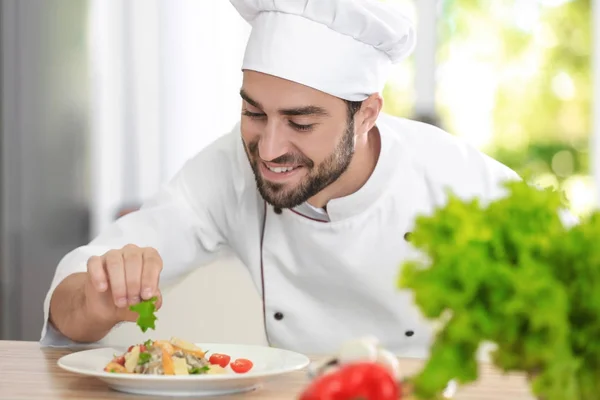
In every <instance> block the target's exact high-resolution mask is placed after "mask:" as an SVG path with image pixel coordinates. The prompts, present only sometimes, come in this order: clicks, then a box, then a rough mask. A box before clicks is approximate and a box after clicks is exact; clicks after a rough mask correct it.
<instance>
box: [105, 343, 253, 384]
mask: <svg viewBox="0 0 600 400" xmlns="http://www.w3.org/2000/svg"><path fill="white" fill-rule="evenodd" d="M231 361H232V360H231V357H230V356H229V355H227V354H220V353H214V354H211V355H210V356H209V355H208V354H207V351H205V350H203V349H201V348H200V347H198V346H196V345H195V344H193V343H190V342H187V341H185V340H182V339H178V338H171V339H170V340H168V341H167V340H154V341H153V340H148V341H146V342H144V343H142V344H137V345H133V346H130V347H129V349H127V351H126V352H125V353H123V354H116V355H115V356H114V358H113V359H112V360H111V361H110V362H109V363H108V364H107V365H106V367H104V371H106V372H112V373H125V374H149V375H200V374H226V373H231V372H233V373H238V374H242V373H246V372H248V371H250V370H251V369H252V367H253V364H252V361H250V360H248V359H242V358H239V359H236V360H233V362H231ZM228 367H229V368H228Z"/></svg>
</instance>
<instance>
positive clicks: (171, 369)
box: [161, 349, 175, 375]
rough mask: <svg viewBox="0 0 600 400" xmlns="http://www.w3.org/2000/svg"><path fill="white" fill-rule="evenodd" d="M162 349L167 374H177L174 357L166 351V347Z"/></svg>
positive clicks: (164, 369)
mask: <svg viewBox="0 0 600 400" xmlns="http://www.w3.org/2000/svg"><path fill="white" fill-rule="evenodd" d="M161 350H162V367H163V371H164V374H165V375H175V365H174V364H173V358H171V356H170V355H169V353H167V352H166V350H165V349H161Z"/></svg>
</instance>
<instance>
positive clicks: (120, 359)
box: [115, 356, 125, 365]
mask: <svg viewBox="0 0 600 400" xmlns="http://www.w3.org/2000/svg"><path fill="white" fill-rule="evenodd" d="M115 362H116V363H117V364H121V365H125V357H123V356H121V357H117V359H116V360H115Z"/></svg>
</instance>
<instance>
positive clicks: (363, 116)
mask: <svg viewBox="0 0 600 400" xmlns="http://www.w3.org/2000/svg"><path fill="white" fill-rule="evenodd" d="M382 107H383V98H382V97H381V95H380V94H379V93H373V94H372V95H370V96H369V97H367V98H366V99H365V100H363V102H362V105H361V107H360V110H359V112H358V113H357V117H358V118H356V121H355V123H356V127H357V130H356V131H357V132H358V133H361V132H369V131H370V130H371V129H372V128H373V126H375V123H376V122H377V118H378V117H379V113H380V112H381V108H382Z"/></svg>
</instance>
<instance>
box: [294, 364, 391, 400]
mask: <svg viewBox="0 0 600 400" xmlns="http://www.w3.org/2000/svg"><path fill="white" fill-rule="evenodd" d="M401 393H402V388H401V385H400V384H399V383H397V382H396V381H395V379H394V378H393V377H392V375H391V374H390V373H389V371H388V370H387V368H385V367H384V366H382V365H380V364H376V363H368V362H365V363H353V364H347V365H343V366H342V367H340V368H339V369H338V370H337V371H334V372H332V373H328V374H325V375H322V376H320V377H318V378H316V379H315V380H314V381H312V382H311V383H310V385H309V386H308V387H307V388H306V389H305V391H304V392H303V393H302V394H301V396H300V400H325V399H327V400H351V399H357V398H360V399H369V400H398V399H399V398H400V396H401Z"/></svg>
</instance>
